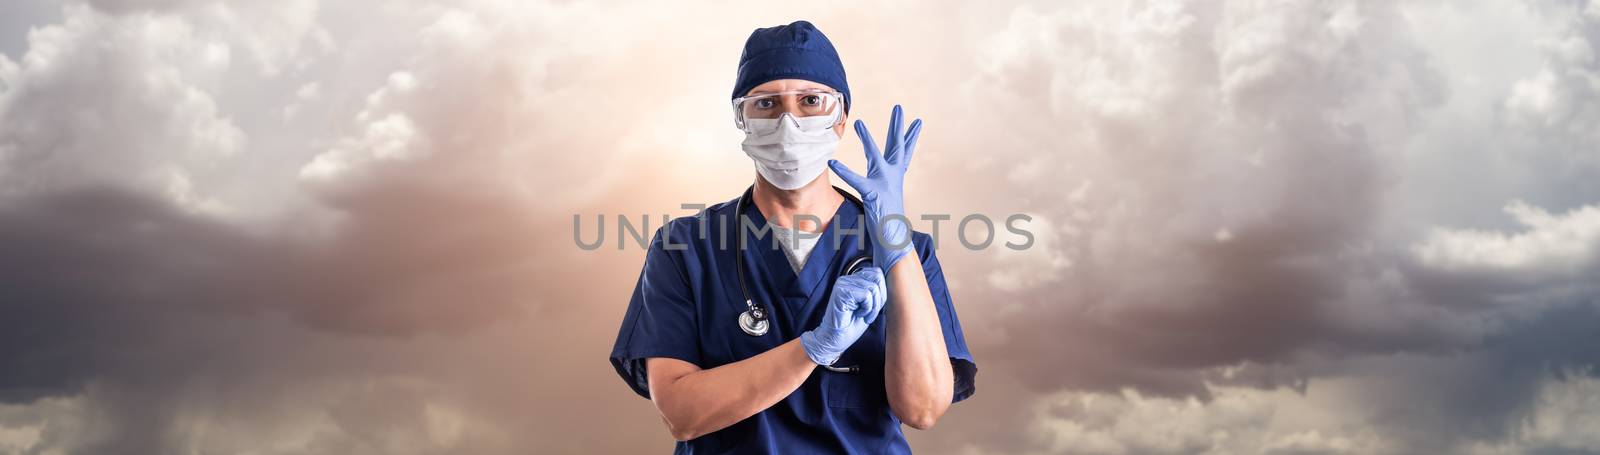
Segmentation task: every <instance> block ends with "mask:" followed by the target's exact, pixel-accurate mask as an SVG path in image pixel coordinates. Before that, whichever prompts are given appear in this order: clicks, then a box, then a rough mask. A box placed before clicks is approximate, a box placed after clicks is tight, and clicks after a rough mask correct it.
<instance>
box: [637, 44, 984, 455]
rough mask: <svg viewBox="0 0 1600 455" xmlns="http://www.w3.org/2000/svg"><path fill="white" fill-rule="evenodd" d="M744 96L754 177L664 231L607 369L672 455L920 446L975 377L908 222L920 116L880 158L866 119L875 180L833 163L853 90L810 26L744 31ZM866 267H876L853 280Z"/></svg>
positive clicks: (740, 93) (929, 256)
mask: <svg viewBox="0 0 1600 455" xmlns="http://www.w3.org/2000/svg"><path fill="white" fill-rule="evenodd" d="M733 98H734V99H733V104H734V123H735V125H736V126H738V127H740V128H742V129H743V130H744V131H745V141H744V144H743V148H744V150H745V153H746V154H747V155H748V156H749V157H750V158H751V159H752V161H753V162H754V163H755V167H756V176H755V183H754V184H753V185H752V186H751V187H750V188H749V189H747V190H745V194H744V195H741V196H740V197H739V198H737V199H735V200H732V201H728V202H725V203H720V204H717V205H713V206H710V207H707V208H705V209H704V210H702V211H700V212H699V213H697V214H695V215H694V216H692V217H685V218H678V219H674V220H672V221H671V222H669V223H667V224H666V225H665V226H662V227H661V228H660V229H658V230H657V231H656V232H655V234H654V237H653V238H652V239H651V242H650V246H649V248H648V250H647V252H646V254H645V260H644V267H643V270H642V271H641V272H640V274H639V280H638V284H637V285H636V286H635V288H634V290H633V297H632V299H631V301H630V302H629V303H628V309H627V311H626V313H625V315H624V316H623V320H622V326H621V328H620V330H619V331H618V333H617V340H616V344H615V346H614V347H613V348H612V351H611V358H610V360H611V364H612V366H613V367H615V368H616V371H617V374H619V375H621V377H622V379H623V381H625V382H626V383H627V384H628V386H629V387H631V388H632V389H633V391H634V392H635V393H637V394H639V395H640V396H642V397H645V398H647V399H650V400H651V401H652V402H653V403H654V405H655V407H656V409H657V410H658V411H659V412H660V414H661V418H662V420H663V421H664V422H665V423H666V426H667V429H668V430H669V432H670V433H671V434H672V436H673V437H674V438H675V439H677V445H676V449H675V453H680V454H686V453H774V452H781V453H909V452H910V448H909V446H908V445H907V444H906V439H905V435H904V433H903V432H902V431H901V424H905V425H909V426H911V427H912V428H916V429H927V428H930V427H932V426H933V425H934V423H935V422H937V421H938V420H939V418H940V417H941V416H942V415H944V413H945V411H946V410H948V409H949V407H950V405H951V404H952V403H954V402H958V401H961V400H963V399H966V398H968V397H970V396H972V394H973V392H974V391H975V385H974V378H975V376H976V374H977V364H976V363H975V362H974V360H973V358H972V354H971V353H969V352H968V350H967V344H966V340H965V339H964V337H963V336H962V332H961V323H960V322H959V320H958V319H957V318H956V311H955V307H954V306H953V305H952V303H951V299H950V290H949V288H948V287H947V286H946V284H945V279H944V272H943V269H941V268H940V266H939V260H938V259H937V258H936V257H935V255H934V249H933V247H932V244H931V238H929V236H928V235H926V234H924V233H921V232H915V231H913V230H911V229H910V226H909V220H908V219H907V218H906V217H905V210H904V197H903V183H902V182H903V180H904V176H905V172H906V168H907V167H908V165H909V164H910V162H911V159H912V155H913V152H914V151H915V148H916V142H917V138H918V136H919V134H920V132H921V120H917V121H914V122H912V123H911V125H910V126H909V128H905V129H902V122H901V119H902V116H903V113H902V109H901V108H900V106H895V107H894V110H893V114H892V115H891V118H890V121H889V129H888V135H887V136H886V137H885V138H884V139H885V142H884V147H883V148H882V149H880V148H879V147H878V146H877V144H876V142H875V140H874V139H873V138H872V136H871V134H870V133H869V132H868V131H867V129H866V126H865V124H864V123H863V122H861V121H860V120H857V121H856V122H855V130H856V133H857V135H858V136H859V137H860V139H861V141H862V145H863V148H864V149H865V151H866V154H867V160H868V166H867V172H866V174H864V175H862V174H857V173H855V172H853V171H852V170H850V169H848V168H847V167H845V166H844V165H842V164H840V163H839V162H838V161H834V160H832V159H831V158H832V155H833V152H834V150H835V148H836V147H837V145H838V142H839V140H840V138H841V137H842V136H843V132H844V122H845V119H846V118H847V116H848V115H849V110H850V88H849V85H848V84H847V83H846V80H845V72H844V66H843V64H842V63H841V62H840V60H839V57H838V53H837V51H835V49H834V47H833V44H832V43H831V42H830V41H829V40H828V39H827V37H826V36H824V35H823V34H822V32H821V31H819V30H818V29H817V28H816V27H815V26H813V25H812V24H811V23H809V22H806V21H797V22H794V23H791V24H788V25H783V26H777V27H770V28H762V29H757V30H755V31H754V32H753V33H751V34H750V38H749V39H748V40H747V41H746V43H745V47H744V51H743V53H742V55H741V56H740V58H739V68H738V74H737V78H736V81H735V84H734V90H733ZM828 168H832V170H833V171H834V173H835V174H837V175H838V176H839V177H840V178H841V179H843V180H844V181H845V183H847V184H848V185H849V186H851V187H853V188H854V189H855V190H856V192H857V193H859V194H860V198H859V200H856V199H855V198H853V197H851V196H849V195H848V193H845V192H844V190H842V189H838V188H836V187H834V186H833V184H832V182H831V180H830V179H829V174H828V172H826V170H827V169H828ZM769 234H770V237H769V236H768V235H769ZM763 240H768V241H763ZM775 244H776V247H774V245H775ZM857 257H860V258H870V264H871V265H870V266H865V267H859V270H847V268H849V264H850V263H851V262H861V261H852V258H857ZM825 284H831V286H829V285H825Z"/></svg>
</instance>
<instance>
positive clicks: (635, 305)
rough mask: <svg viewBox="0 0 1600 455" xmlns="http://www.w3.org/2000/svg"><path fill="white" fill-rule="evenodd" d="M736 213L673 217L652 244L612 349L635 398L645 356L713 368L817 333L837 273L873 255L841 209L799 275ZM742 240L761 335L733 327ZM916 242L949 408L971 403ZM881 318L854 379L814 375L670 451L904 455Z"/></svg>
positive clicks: (961, 356)
mask: <svg viewBox="0 0 1600 455" xmlns="http://www.w3.org/2000/svg"><path fill="white" fill-rule="evenodd" d="M734 207H735V203H734V201H729V202H725V203H721V204H717V205H714V206H711V207H708V208H706V209H705V210H703V211H701V212H700V213H698V214H696V215H695V216H693V217H687V218H678V219H674V220H672V222H670V223H668V224H667V225H666V226H663V227H661V228H660V229H658V230H657V231H656V233H655V237H654V238H653V239H652V240H651V242H650V248H649V250H648V252H647V253H646V254H645V262H644V270H643V271H642V272H641V273H640V274H639V283H638V284H637V285H636V286H635V288H634V290H633V299H632V300H631V301H630V302H629V303H628V311H627V313H626V315H624V316H623V318H622V328H621V330H619V331H618V333H617V343H616V345H615V347H613V348H612V350H611V363H612V365H613V366H614V367H616V370H617V374H619V375H621V376H622V380H623V381H625V382H627V383H628V386H629V387H631V388H633V391H634V392H635V393H638V394H639V396H642V397H645V398H649V397H650V391H649V385H648V380H647V378H648V376H647V375H646V373H645V360H646V359H648V358H651V357H668V358H674V359H679V360H683V361H686V362H689V363H692V364H695V365H696V366H699V367H700V368H702V369H711V368H715V367H718V366H721V365H725V364H728V363H733V362H737V361H740V360H743V359H747V358H750V357H753V356H755V355H757V354H760V353H762V352H766V351H767V350H769V349H772V348H774V347H777V346H778V345H781V344H783V343H785V342H788V341H789V340H792V339H795V338H797V337H799V336H800V333H801V332H804V331H806V330H810V329H812V328H815V327H816V326H817V324H818V323H820V321H821V320H822V314H823V312H824V311H825V310H826V308H827V303H828V298H829V295H830V294H831V293H832V289H833V286H832V284H833V282H834V280H835V279H837V278H838V277H839V275H841V274H843V273H844V271H843V270H842V269H843V268H844V267H845V266H846V265H847V263H848V262H849V261H850V260H851V259H853V258H856V257H859V256H863V255H870V254H871V253H870V252H871V249H870V248H868V244H867V243H865V242H868V241H870V237H871V236H870V235H866V234H865V232H864V231H861V229H862V227H864V226H865V224H866V223H865V222H864V221H862V220H863V219H864V217H863V215H862V212H861V207H860V206H859V205H857V204H855V203H853V202H848V201H847V202H845V203H843V204H840V206H839V209H838V211H837V213H835V215H834V218H833V221H832V222H830V223H828V227H827V229H826V230H825V231H824V232H823V236H822V237H821V238H820V240H819V241H818V242H817V246H816V247H815V248H814V249H813V250H812V251H811V256H810V257H809V259H807V260H806V263H805V268H804V269H803V270H801V271H800V273H799V274H798V275H797V274H796V273H794V269H793V268H792V267H791V266H790V265H789V262H788V259H786V258H785V257H784V252H783V251H782V250H781V249H779V248H777V247H775V246H774V244H773V243H772V240H771V239H770V237H772V235H771V234H770V232H768V233H767V234H766V235H763V236H761V237H757V235H756V232H760V231H761V228H762V227H764V226H765V225H766V219H765V218H764V217H762V215H761V211H760V210H758V209H757V208H756V207H754V204H750V205H749V206H747V207H744V212H745V216H747V217H749V221H747V223H750V224H752V226H754V229H749V230H743V231H741V230H740V229H738V227H739V224H738V219H737V218H736V217H735V216H734V214H733V211H734ZM740 233H743V234H744V236H745V240H746V241H747V242H748V243H747V244H746V246H747V247H746V248H745V249H744V251H743V253H742V254H744V255H745V259H744V260H745V270H744V271H743V273H745V279H747V280H749V285H750V293H751V295H752V296H753V297H754V298H755V299H756V301H757V302H758V303H765V304H766V307H767V311H768V314H769V318H770V325H771V327H770V328H769V329H768V331H767V333H766V334H765V335H762V336H759V337H755V336H750V335H747V334H745V333H744V331H742V330H740V329H739V323H738V318H739V314H740V313H742V312H744V311H745V309H746V306H745V303H744V298H743V297H741V294H740V292H739V278H738V276H736V275H734V273H735V271H734V256H733V255H735V254H741V253H740V250H739V248H738V243H737V238H736V237H734V236H735V235H739V234H740ZM836 233H837V234H836ZM835 235H838V236H839V238H840V239H841V241H839V242H837V243H838V245H835V243H836V242H834V241H833V240H832V239H833V238H834V236H835ZM912 243H913V245H914V247H915V248H916V249H917V256H918V257H919V258H921V259H922V268H923V270H924V271H925V272H926V273H927V277H928V288H929V291H931V292H932V294H933V301H934V305H935V307H936V308H937V310H938V313H939V322H940V323H941V326H942V327H943V328H944V344H945V347H946V348H948V350H949V351H950V361H951V365H952V368H953V372H954V375H955V384H952V385H951V386H952V387H954V388H955V399H954V401H961V400H963V399H966V398H967V397H969V396H972V393H973V391H974V382H973V380H974V376H975V375H976V374H977V364H976V363H974V362H973V359H972V354H971V353H970V352H968V351H967V343H966V340H965V339H964V338H962V335H961V323H960V321H959V320H957V319H956V311H955V307H954V306H953V305H952V304H951V303H950V290H949V288H948V287H946V285H945V281H944V272H943V270H942V269H940V267H939V260H938V258H937V257H936V256H934V250H933V248H932V240H931V239H930V238H929V237H928V235H927V234H924V233H921V232H914V233H913V234H912ZM887 315H888V313H887V312H885V313H883V316H880V317H879V318H878V319H877V320H876V321H874V322H873V323H872V325H871V326H870V327H868V329H867V332H866V333H865V334H864V335H862V336H861V338H860V339H859V340H857V341H856V343H855V344H854V345H851V347H850V348H849V349H848V350H846V351H845V352H844V353H843V354H842V355H841V356H840V357H839V361H838V362H837V363H835V364H834V365H838V366H849V365H859V366H860V367H861V369H860V371H859V372H856V373H837V372H833V371H829V370H827V369H823V368H817V369H816V370H815V371H813V372H812V373H811V377H809V378H807V379H806V381H805V383H803V384H801V385H800V388H799V389H796V390H795V391H794V392H793V393H791V394H789V396H788V397H787V398H784V399H783V401H780V402H778V403H777V404H774V405H773V406H772V407H770V408H767V409H766V410H764V411H761V412H760V413H757V414H755V415H753V416H750V417H749V418H747V419H744V420H742V421H740V422H738V423H735V424H733V425H732V426H729V427H727V428H724V429H722V430H718V431H716V432H713V433H710V434H706V435H703V436H701V437H698V438H695V439H693V440H689V441H678V442H677V448H676V450H675V451H674V453H678V454H702V453H778V452H783V453H910V452H911V450H910V447H909V446H907V445H906V439H905V435H904V434H903V433H901V431H900V420H899V419H897V418H895V416H894V414H893V413H892V412H891V411H890V409H889V402H888V398H887V394H886V392H885V388H884V372H883V363H884V327H885V326H884V324H885V321H886V320H887V319H888V318H887V317H886V316H887Z"/></svg>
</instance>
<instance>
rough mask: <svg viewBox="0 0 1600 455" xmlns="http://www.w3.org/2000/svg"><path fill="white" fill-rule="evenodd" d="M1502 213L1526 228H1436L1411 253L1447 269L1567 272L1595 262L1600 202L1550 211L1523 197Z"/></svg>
mask: <svg viewBox="0 0 1600 455" xmlns="http://www.w3.org/2000/svg"><path fill="white" fill-rule="evenodd" d="M1505 212H1506V213H1507V214H1510V215H1511V217H1512V218H1513V219H1515V220H1516V222H1517V223H1518V224H1520V225H1522V226H1524V227H1526V228H1527V229H1526V230H1525V231H1522V232H1515V233H1504V232H1498V231H1488V230H1476V229H1449V228H1435V229H1434V230H1433V232H1431V233H1430V234H1429V235H1428V238H1427V239H1425V240H1423V241H1422V243H1421V244H1419V245H1416V246H1414V247H1412V251H1413V252H1414V253H1415V254H1416V255H1417V258H1418V259H1419V260H1420V261H1422V263H1423V264H1425V265H1428V266H1430V267H1436V268H1440V269H1445V270H1462V269H1475V268H1488V269H1554V270H1571V269H1576V268H1580V267H1584V266H1587V265H1589V264H1591V263H1593V261H1594V258H1595V254H1596V252H1597V251H1600V206H1592V205H1590V206H1583V207H1578V208H1575V209H1572V210H1571V211H1568V212H1566V213H1563V214H1551V213H1550V212H1548V211H1546V210H1545V209H1543V208H1539V207H1535V206H1532V205H1529V204H1527V203H1525V202H1522V201H1513V202H1511V203H1509V204H1507V205H1506V206H1505Z"/></svg>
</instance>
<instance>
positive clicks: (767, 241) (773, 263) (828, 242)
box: [735, 189, 870, 310]
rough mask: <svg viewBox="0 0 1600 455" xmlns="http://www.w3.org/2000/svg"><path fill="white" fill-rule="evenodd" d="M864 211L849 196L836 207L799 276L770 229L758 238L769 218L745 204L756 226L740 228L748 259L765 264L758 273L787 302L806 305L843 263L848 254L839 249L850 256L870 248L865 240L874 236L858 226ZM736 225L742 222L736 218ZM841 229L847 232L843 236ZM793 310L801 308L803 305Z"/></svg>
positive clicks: (750, 205) (768, 286) (747, 193)
mask: <svg viewBox="0 0 1600 455" xmlns="http://www.w3.org/2000/svg"><path fill="white" fill-rule="evenodd" d="M750 191H751V190H750V189H746V190H745V197H746V198H748V197H749V196H750ZM746 200H749V199H746ZM861 210H862V209H861V207H858V206H856V204H854V203H851V202H850V201H849V200H848V198H846V200H844V201H840V203H839V207H838V208H836V209H834V214H833V218H832V220H831V221H830V222H829V223H828V227H826V228H824V229H823V230H822V234H821V235H822V236H821V237H819V238H818V242H817V246H816V247H815V248H813V249H812V250H811V256H810V257H809V258H807V259H806V265H805V267H804V268H801V269H800V273H799V274H798V276H797V275H796V274H795V272H794V269H793V268H792V267H790V266H789V258H787V257H785V256H784V252H783V251H782V250H781V249H780V248H774V247H773V245H772V237H773V236H774V234H772V232H771V231H770V230H769V231H768V232H767V233H766V237H765V238H757V237H756V233H757V232H758V231H761V230H762V229H763V228H765V227H766V226H767V218H766V216H764V215H762V214H761V210H760V209H759V208H757V207H756V206H755V204H745V207H744V211H745V213H744V214H745V216H747V217H749V218H750V223H751V225H752V226H753V227H754V229H750V230H744V229H742V227H741V229H740V230H741V231H743V233H744V241H745V242H746V243H745V245H746V246H747V248H745V251H744V254H745V260H746V261H749V262H750V263H752V264H753V263H760V264H761V267H759V269H760V270H756V271H754V272H755V273H758V274H759V275H757V276H760V277H761V279H763V280H765V281H766V283H767V287H766V289H769V290H781V291H779V294H780V295H781V296H782V297H783V300H784V301H785V302H790V303H791V306H792V304H793V303H800V304H804V302H805V301H806V300H808V299H807V297H808V296H811V295H816V293H818V292H823V291H824V289H823V288H822V285H823V284H824V282H825V281H827V277H828V271H829V270H833V269H835V268H838V267H841V266H842V265H843V260H844V259H843V256H846V255H841V254H837V253H838V252H839V251H841V250H842V251H844V252H846V253H851V254H848V255H849V256H854V255H856V254H859V253H856V252H857V251H870V250H869V249H867V248H866V247H867V246H868V244H867V243H865V242H867V241H870V239H866V238H864V236H862V235H861V234H862V233H861V232H860V231H859V230H858V229H857V228H856V225H857V220H859V219H860V218H861V216H862V213H861ZM735 226H742V225H740V224H738V222H737V221H735ZM841 232H843V233H844V234H843V235H841V234H840V233H841ZM858 242H860V244H859V245H858V244H857V243H858ZM792 309H794V310H799V308H792Z"/></svg>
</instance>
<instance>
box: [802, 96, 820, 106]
mask: <svg viewBox="0 0 1600 455" xmlns="http://www.w3.org/2000/svg"><path fill="white" fill-rule="evenodd" d="M800 102H801V103H802V104H805V105H807V106H821V105H822V96H819V95H806V96H804V97H801V98H800Z"/></svg>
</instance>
